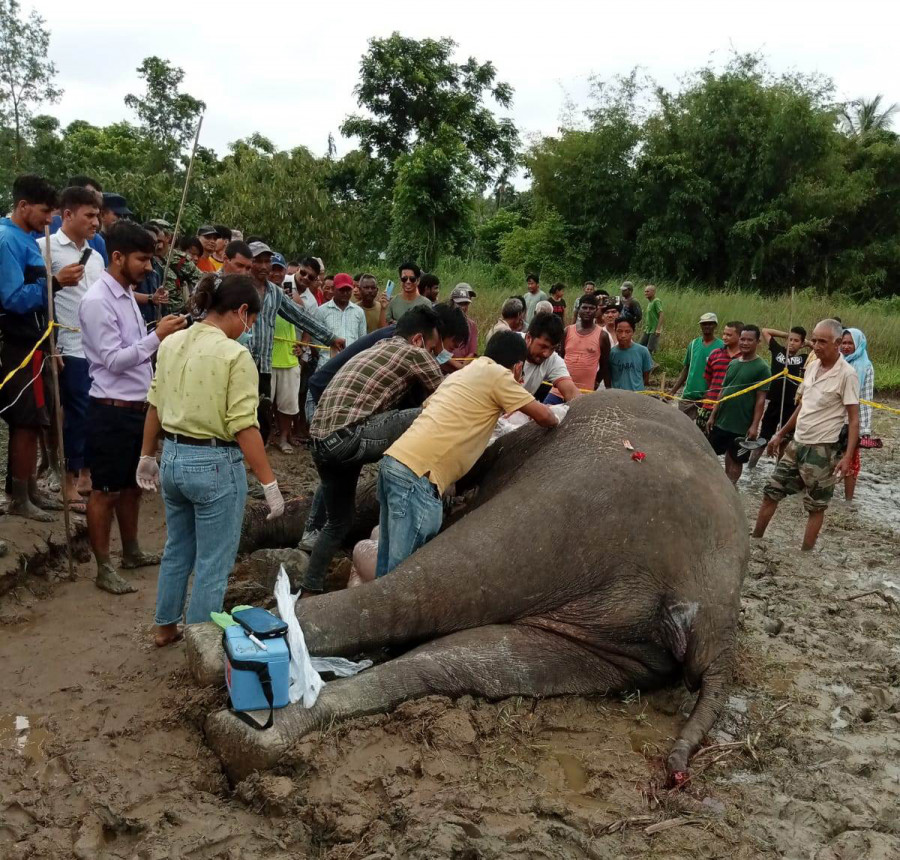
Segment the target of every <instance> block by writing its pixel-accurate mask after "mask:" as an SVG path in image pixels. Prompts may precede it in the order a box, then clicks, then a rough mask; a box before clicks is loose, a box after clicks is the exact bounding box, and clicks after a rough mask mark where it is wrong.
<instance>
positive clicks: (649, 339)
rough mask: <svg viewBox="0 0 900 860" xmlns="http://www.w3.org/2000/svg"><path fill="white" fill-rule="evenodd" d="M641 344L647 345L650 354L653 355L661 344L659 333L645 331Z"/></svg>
mask: <svg viewBox="0 0 900 860" xmlns="http://www.w3.org/2000/svg"><path fill="white" fill-rule="evenodd" d="M641 346H646V347H647V351H648V352H649V353H650V355H653V353H654V352H656V348H657V347H658V346H659V335H658V334H650V332H647V331H645V332H644V333H643V334H642V335H641Z"/></svg>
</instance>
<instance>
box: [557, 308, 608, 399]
mask: <svg viewBox="0 0 900 860" xmlns="http://www.w3.org/2000/svg"><path fill="white" fill-rule="evenodd" d="M601 338H606V334H605V332H604V331H603V329H602V328H601V327H600V326H598V325H595V326H594V327H593V328H592V329H591V330H590V331H586V332H582V331H578V328H577V326H574V325H570V326H566V336H565V341H564V343H565V347H566V354H565V362H566V367H567V368H569V376H571V377H572V382H574V383H575V385H576V387H578V388H581V389H583V390H585V391H593V390H594V388H595V387H596V384H597V369H598V367H599V365H600V357H601V355H602V351H601V350H602V347H601V343H600V339H601ZM553 393H554V394H556V395H557V396H561V395H560V394H559V392H558V391H557V390H556V389H555V388H554V389H553Z"/></svg>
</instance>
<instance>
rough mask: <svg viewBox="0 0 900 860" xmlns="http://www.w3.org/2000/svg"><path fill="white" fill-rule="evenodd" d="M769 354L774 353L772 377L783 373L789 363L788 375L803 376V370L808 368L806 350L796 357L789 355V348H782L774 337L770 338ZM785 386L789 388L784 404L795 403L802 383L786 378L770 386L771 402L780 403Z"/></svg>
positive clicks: (775, 381)
mask: <svg viewBox="0 0 900 860" xmlns="http://www.w3.org/2000/svg"><path fill="white" fill-rule="evenodd" d="M769 352H771V353H772V376H774V375H775V374H776V373H781V371H782V370H784V366H785V363H787V367H788V373H790V375H791V376H799V377H802V376H803V368H804V367H806V358H807V354H806V352H805V351H804V350H801V351H800V352H797V353H795V354H794V355H788V351H787V348H786V347H784V346H782V345H781V344H780V343H779V342H778V341H777V340H775V338H774V337H771V338H769ZM784 385H786V386H787V390H786V391H785V393H784V402H785V403H793V402H794V398H795V397H796V395H797V389H798V388H799V387H800V383H799V382H794V381H793V380H792V379H785V378H784V377H782V378H781V379H775V380H773V382H772V384H771V385H770V386H769V400H777V401H779V402H780V401H781V389H782V386H784Z"/></svg>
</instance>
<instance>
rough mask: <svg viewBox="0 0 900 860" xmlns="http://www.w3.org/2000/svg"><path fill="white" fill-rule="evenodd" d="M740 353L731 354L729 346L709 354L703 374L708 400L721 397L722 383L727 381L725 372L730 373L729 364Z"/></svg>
mask: <svg viewBox="0 0 900 860" xmlns="http://www.w3.org/2000/svg"><path fill="white" fill-rule="evenodd" d="M739 355H740V353H739V352H738V353H735V354H734V355H730V354H729V353H728V347H727V346H723V347H721V348H719V349H714V350H713V351H712V352H711V353H710V354H709V358H707V359H706V372H705V373H704V374H703V378H704V379H705V380H706V398H705V399H706V400H718V399H719V394H720V393H721V392H722V383H723V382H725V374H726V373H728V365H729V364H731V362H732V361H734V359H736V358H737V357H738V356H739ZM708 408H710V409H711V408H712V407H711V406H709V407H708Z"/></svg>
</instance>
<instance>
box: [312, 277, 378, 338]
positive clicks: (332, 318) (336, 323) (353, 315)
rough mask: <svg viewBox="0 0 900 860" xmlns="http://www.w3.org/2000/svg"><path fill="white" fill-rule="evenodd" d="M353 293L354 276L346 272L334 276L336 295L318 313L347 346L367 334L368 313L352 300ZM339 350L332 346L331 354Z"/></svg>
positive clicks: (318, 316) (322, 320) (320, 319)
mask: <svg viewBox="0 0 900 860" xmlns="http://www.w3.org/2000/svg"><path fill="white" fill-rule="evenodd" d="M352 294H353V277H352V276H351V275H348V274H347V273H346V272H341V273H340V274H337V275H335V276H334V296H333V297H332V299H331V300H330V301H327V302H325V304H323V305H322V306H321V307H320V308H319V311H318V313H317V318H318V319H319V321H320V322H322V323H323V324H324V325H327V326H328V328H330V329H331V331H332V332H334V334H335V335H337V336H338V337H340V338H342V339H343V340H344V343H345V345H346V346H349V345H350V344H351V343H353V341H355V340H358V339H359V338H361V337H363V335H365V334H366V313H365V311H364V310H363V309H362V308H361V307H360V306H359V305H355V304H353V302H351V301H350V297H351V295H352ZM337 352H338V350H337V349H336V348H332V350H331V355H332V356H334V355H336V354H337Z"/></svg>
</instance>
